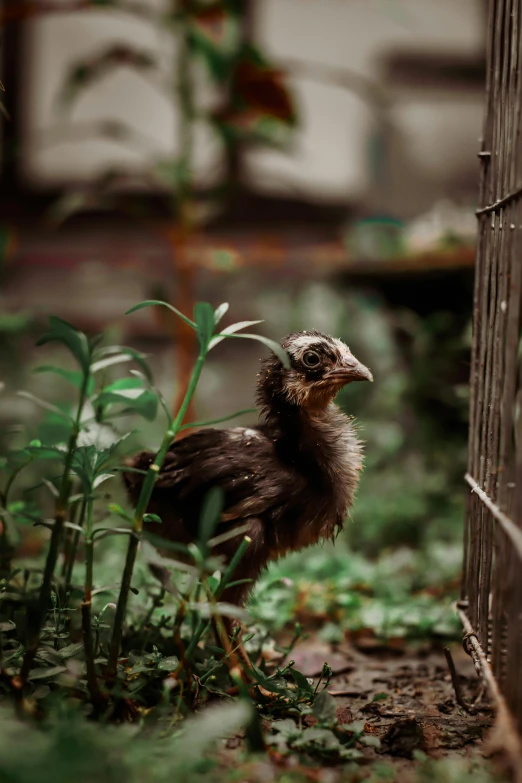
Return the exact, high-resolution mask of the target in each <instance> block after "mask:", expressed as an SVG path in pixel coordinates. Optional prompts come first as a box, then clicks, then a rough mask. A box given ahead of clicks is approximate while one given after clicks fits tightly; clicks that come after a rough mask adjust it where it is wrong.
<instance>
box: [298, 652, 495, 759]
mask: <svg viewBox="0 0 522 783" xmlns="http://www.w3.org/2000/svg"><path fill="white" fill-rule="evenodd" d="M451 652H452V656H453V660H454V663H455V666H456V669H457V673H458V676H459V680H460V684H461V688H462V695H463V697H464V700H465V703H466V705H473V703H474V702H475V700H476V699H478V702H477V704H476V706H475V707H473V708H472V709H471V711H470V712H471V713H472V714H470V713H468V712H466V711H465V710H464V709H463V708H462V707H460V706H459V705H458V704H457V701H456V697H455V690H454V687H453V684H452V681H451V677H450V674H449V670H448V664H447V662H446V658H445V656H444V652H443V648H442V646H441V647H440V648H439V649H436V648H434V647H433V646H432V645H426V646H420V647H417V648H406V647H397V648H393V647H382V648H380V647H379V646H375V645H373V646H367V647H366V651H365V652H363V651H362V650H361V649H356V648H355V647H346V648H344V649H343V648H341V649H338V650H336V651H331V650H330V649H329V648H328V646H327V645H324V646H322V647H320V646H319V647H318V645H317V642H315V643H314V642H310V643H308V644H303V645H301V647H300V648H298V649H296V650H294V652H293V653H292V657H293V658H294V660H295V661H296V666H297V668H299V669H300V670H301V671H302V672H303V674H306V675H307V676H314V675H317V673H318V671H317V665H318V664H319V661H320V659H322V660H321V665H322V663H323V660H328V662H329V663H330V665H331V667H332V669H333V670H334V678H333V679H332V682H331V684H330V687H329V692H330V693H331V694H332V695H333V696H334V697H335V698H336V700H337V702H338V705H339V706H338V710H337V712H338V717H340V718H342V722H343V723H349V722H350V721H358V720H363V721H364V723H365V731H366V732H368V733H371V734H374V735H375V736H377V737H378V738H379V739H380V741H381V747H380V748H379V749H378V750H371V751H370V750H369V751H368V753H369V755H372V754H374V755H378V756H379V758H381V759H383V758H386V759H387V760H389V761H390V760H394V761H396V762H397V763H400V764H401V766H404V762H405V760H411V759H413V756H414V751H415V750H419V751H423V752H424V753H426V754H427V755H428V756H430V757H435V758H440V757H444V756H470V755H474V754H478V755H480V754H481V752H482V747H483V738H484V736H485V734H486V733H487V730H488V729H489V728H490V727H491V725H492V720H493V713H492V710H491V708H490V706H489V704H488V702H487V698H486V697H485V696H484V695H483V693H482V687H481V682H480V680H479V679H478V678H477V675H476V673H475V669H474V667H473V663H472V661H471V658H470V657H469V656H468V655H467V654H466V653H465V652H464V650H463V649H462V647H461V646H460V645H459V644H454V645H452V646H451ZM314 669H315V671H312V670H314Z"/></svg>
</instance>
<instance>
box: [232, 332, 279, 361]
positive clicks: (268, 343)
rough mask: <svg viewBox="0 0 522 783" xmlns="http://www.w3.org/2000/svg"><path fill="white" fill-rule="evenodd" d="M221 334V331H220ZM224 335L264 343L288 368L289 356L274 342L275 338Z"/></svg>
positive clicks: (250, 335)
mask: <svg viewBox="0 0 522 783" xmlns="http://www.w3.org/2000/svg"><path fill="white" fill-rule="evenodd" d="M221 334H223V333H222V332H221ZM225 336H226V337H227V338H233V339H235V340H257V341H258V343H262V344H263V345H266V347H267V348H270V350H271V351H272V353H275V355H276V356H277V358H278V359H279V361H280V362H281V364H282V365H283V367H286V369H287V370H289V369H290V357H289V356H288V353H287V352H286V351H285V349H284V348H282V347H281V346H280V345H279V343H276V342H275V340H270V339H269V338H268V337H263V336H262V335H260V334H227V335H225Z"/></svg>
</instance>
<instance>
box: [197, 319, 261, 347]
mask: <svg viewBox="0 0 522 783" xmlns="http://www.w3.org/2000/svg"><path fill="white" fill-rule="evenodd" d="M262 323H263V321H238V322H237V323H235V324H231V325H230V326H226V327H225V328H224V329H222V330H221V332H219V334H217V335H216V336H215V337H213V338H212V340H211V341H210V345H209V350H211V349H212V348H214V347H215V346H216V345H218V344H219V343H220V342H221V341H222V340H224V339H225V337H226V335H227V334H234V332H239V331H241V329H246V328H247V326H255V325H256V324H262Z"/></svg>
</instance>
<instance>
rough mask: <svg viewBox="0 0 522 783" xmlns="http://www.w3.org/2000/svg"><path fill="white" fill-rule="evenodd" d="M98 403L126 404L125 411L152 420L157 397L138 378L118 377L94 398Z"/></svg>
mask: <svg viewBox="0 0 522 783" xmlns="http://www.w3.org/2000/svg"><path fill="white" fill-rule="evenodd" d="M96 403H97V404H98V405H101V406H102V407H104V406H109V405H115V404H120V405H122V404H123V405H126V406H127V407H126V409H125V412H135V413H138V414H139V415H140V416H143V418H144V419H147V420H148V421H153V420H154V419H155V418H156V414H157V412H158V398H157V396H156V395H155V394H154V392H152V391H151V390H150V389H146V388H144V387H143V383H142V381H141V380H140V379H139V378H120V379H119V380H117V381H115V382H114V383H111V384H110V385H109V386H106V387H105V389H103V390H102V391H101V392H100V394H99V395H98V396H97V398H96Z"/></svg>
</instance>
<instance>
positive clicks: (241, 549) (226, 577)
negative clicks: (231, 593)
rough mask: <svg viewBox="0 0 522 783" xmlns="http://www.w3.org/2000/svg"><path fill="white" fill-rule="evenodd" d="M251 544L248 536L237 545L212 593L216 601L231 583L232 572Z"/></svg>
mask: <svg viewBox="0 0 522 783" xmlns="http://www.w3.org/2000/svg"><path fill="white" fill-rule="evenodd" d="M251 543H252V539H251V538H250V536H245V537H244V538H243V540H242V541H241V543H240V544H239V546H238V548H237V549H236V551H235V552H234V554H233V556H232V558H231V560H230V563H229V564H228V565H227V567H226V569H225V572H224V574H223V576H222V577H221V581H220V583H219V584H218V586H217V588H216V592H215V593H214V598H215V600H216V601H217V600H218V599H219V597H220V596H221V595H222V593H223V591H224V590H225V589H226V586H227V585H228V583H229V582H230V581H231V578H232V576H233V575H234V571H235V570H236V568H237V567H238V565H239V563H240V561H241V560H242V559H243V555H244V554H245V552H246V550H247V549H248V547H249V546H250V544H251Z"/></svg>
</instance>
